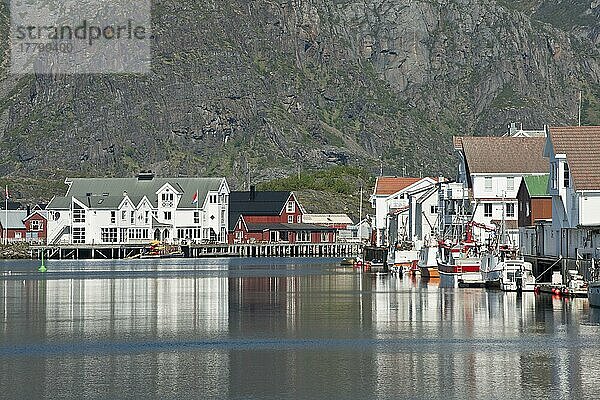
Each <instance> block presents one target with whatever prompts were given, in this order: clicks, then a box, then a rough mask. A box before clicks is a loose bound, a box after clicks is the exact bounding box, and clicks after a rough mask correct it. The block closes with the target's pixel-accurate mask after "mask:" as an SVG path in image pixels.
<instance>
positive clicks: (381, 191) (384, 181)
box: [373, 176, 422, 196]
mask: <svg viewBox="0 0 600 400" xmlns="http://www.w3.org/2000/svg"><path fill="white" fill-rule="evenodd" d="M421 179H422V178H406V177H400V178H399V177H396V176H380V177H378V178H377V181H376V182H375V190H374V192H373V194H374V195H375V196H389V195H390V194H394V193H396V192H399V191H401V190H402V189H406V188H407V187H409V186H410V185H412V184H413V183H416V182H418V181H420V180H421Z"/></svg>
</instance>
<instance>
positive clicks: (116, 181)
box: [48, 178, 224, 209]
mask: <svg viewBox="0 0 600 400" xmlns="http://www.w3.org/2000/svg"><path fill="white" fill-rule="evenodd" d="M223 179H224V178H154V179H150V180H140V179H138V178H72V179H71V178H68V179H66V182H67V183H70V184H71V185H70V188H69V190H68V191H67V193H66V195H65V197H66V198H67V199H68V198H70V197H71V196H73V197H75V198H77V199H78V200H79V201H81V202H82V203H84V204H88V200H87V197H88V196H87V194H88V193H91V194H92V195H91V196H90V200H91V203H92V206H93V207H95V208H116V207H117V206H118V205H119V204H120V203H121V201H122V200H123V194H124V192H127V196H128V197H129V198H130V199H131V200H132V201H133V202H134V203H135V205H138V204H139V202H140V201H141V200H142V198H143V197H144V196H146V197H148V200H150V202H151V203H152V205H153V206H155V207H156V206H157V205H158V204H157V197H156V192H157V191H158V189H160V188H161V187H163V186H164V185H165V184H167V183H169V184H170V185H171V186H173V187H174V188H175V190H177V191H179V192H180V193H183V197H182V199H181V201H180V202H179V208H196V205H195V204H192V198H193V196H194V194H195V193H196V190H198V200H199V204H200V206H201V205H202V204H203V202H204V199H205V198H206V196H207V194H208V192H209V191H217V190H219V188H220V187H221V183H222V182H223ZM56 199H57V198H55V199H53V201H52V202H51V203H50V204H49V205H48V208H49V209H52V208H57V207H54V202H55V200H56ZM56 204H57V205H62V202H61V200H56ZM66 208H69V207H66Z"/></svg>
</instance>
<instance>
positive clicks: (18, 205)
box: [0, 200, 23, 210]
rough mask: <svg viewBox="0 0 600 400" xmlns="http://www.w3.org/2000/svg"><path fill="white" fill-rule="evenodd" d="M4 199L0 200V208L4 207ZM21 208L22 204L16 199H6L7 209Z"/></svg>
mask: <svg viewBox="0 0 600 400" xmlns="http://www.w3.org/2000/svg"><path fill="white" fill-rule="evenodd" d="M6 203H7V202H6V201H1V202H0V210H4V209H6ZM22 208H23V204H21V203H20V202H18V201H12V200H8V209H9V210H21V209H22Z"/></svg>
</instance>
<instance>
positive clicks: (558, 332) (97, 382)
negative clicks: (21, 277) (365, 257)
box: [0, 270, 600, 398]
mask: <svg viewBox="0 0 600 400" xmlns="http://www.w3.org/2000/svg"><path fill="white" fill-rule="evenodd" d="M244 273H245V272H241V273H240V275H242V276H236V274H232V273H230V274H229V277H224V276H223V277H211V276H203V277H179V278H176V279H169V278H162V279H156V278H138V279H94V280H92V279H89V280H55V281H53V280H48V281H26V282H25V283H23V282H21V281H0V293H1V294H3V296H4V297H3V301H4V303H3V307H2V318H0V320H1V321H3V322H4V323H3V324H2V326H0V329H1V331H0V334H1V335H2V342H3V345H6V343H13V344H14V343H50V344H60V343H65V342H67V343H72V344H74V346H77V345H79V344H81V343H97V342H100V343H113V344H116V345H119V346H120V345H122V344H123V343H130V342H133V343H138V344H141V345H142V348H143V346H146V345H147V346H148V347H147V348H143V349H142V350H139V348H138V349H136V350H131V351H128V350H127V348H126V347H119V350H118V351H116V352H115V353H114V354H104V353H99V354H88V353H85V352H84V353H83V354H78V351H79V350H77V349H75V350H73V351H74V354H66V355H61V354H58V355H50V356H47V357H36V356H34V355H31V356H22V357H21V356H19V357H14V358H10V359H8V360H3V361H4V362H3V363H2V364H1V365H0V386H2V387H3V388H5V389H6V388H8V391H7V392H5V393H6V394H5V395H6V396H7V397H9V398H15V397H26V398H38V397H42V396H44V394H46V393H49V391H52V392H53V393H56V392H57V391H63V392H72V391H74V390H76V391H81V392H84V391H85V392H89V391H93V390H97V388H98V387H103V388H111V387H112V388H114V389H106V390H108V392H107V396H108V397H119V396H118V394H119V393H120V390H121V388H123V385H126V386H127V390H128V392H129V393H135V394H136V397H146V396H150V397H169V396H170V395H171V394H172V393H177V394H178V395H183V396H184V397H186V396H185V395H186V394H187V395H188V396H187V397H194V396H195V395H197V394H198V393H202V396H203V397H234V398H242V397H243V398H257V397H288V398H290V397H291V398H294V397H295V398H300V397H303V398H314V397H319V398H325V397H327V398H329V397H330V398H340V397H355V398H366V397H375V396H377V397H383V398H395V397H397V396H398V394H403V395H406V396H407V397H434V398H440V397H478V396H482V397H497V395H500V394H501V395H502V396H503V397H504V396H518V397H525V396H530V395H531V396H538V395H539V396H548V395H549V394H550V395H551V397H568V396H572V397H584V396H588V397H589V396H592V395H593V394H594V393H596V392H594V388H595V387H597V386H596V377H595V375H594V374H593V371H594V370H595V365H596V356H597V354H596V353H595V352H594V351H586V349H584V348H583V346H584V344H581V343H587V342H585V340H588V341H591V340H592V339H593V338H594V337H596V336H597V334H598V329H597V327H594V326H587V325H582V323H584V322H586V321H585V319H586V318H587V315H588V313H587V312H588V311H587V309H586V307H587V303H586V302H585V301H580V300H573V301H568V302H565V301H563V300H557V299H553V298H551V297H547V296H539V297H536V296H534V295H533V294H523V295H522V296H518V295H516V294H510V293H509V294H506V293H502V292H487V291H485V290H480V289H464V290H463V289H458V290H457V289H440V288H439V287H438V286H437V284H436V282H435V281H433V282H424V281H420V280H414V281H411V280H400V279H395V278H392V277H387V276H385V277H381V276H373V275H369V274H359V273H356V274H354V273H348V272H347V271H342V272H340V273H333V274H302V273H299V274H296V275H295V274H290V275H291V276H288V275H287V274H271V273H269V272H265V271H264V270H259V271H258V272H255V275H257V276H243V275H244ZM253 273H254V272H253ZM268 275H280V276H268ZM594 318H596V319H595V320H594ZM590 322H592V323H597V322H600V315H596V316H595V317H594V315H593V314H592V316H591V318H590ZM223 339H224V340H225V343H233V345H227V344H226V345H223V346H221V347H219V345H211V344H210V343H211V341H215V342H216V343H219V342H220V341H221V340H223ZM582 340H584V342H582ZM329 341H334V342H335V341H337V342H336V343H346V342H348V343H350V344H349V345H347V346H342V347H339V348H337V347H335V346H334V347H331V348H329V347H327V346H328V345H327V343H329ZM547 341H548V343H547ZM186 343H191V344H203V343H204V344H206V345H205V346H204V347H202V348H201V349H196V348H194V347H193V346H192V348H181V349H180V348H178V346H186ZM207 343H208V344H207ZM260 343H263V344H264V343H267V345H266V346H264V345H262V347H261V344H260ZM290 343H292V345H290ZM319 343H321V345H323V346H325V347H319V346H317V345H316V344H319ZM580 344H581V345H580ZM153 346H154V347H153ZM156 346H158V347H156ZM160 346H165V347H164V348H161V347H160ZM595 350H597V348H595ZM15 371H18V373H17V372H15ZM15 388H18V392H17V391H16V390H17V389H15ZM282 388H288V389H285V390H289V392H285V393H283V392H277V391H276V390H284V389H282ZM11 390H12V391H11ZM110 390H114V392H110Z"/></svg>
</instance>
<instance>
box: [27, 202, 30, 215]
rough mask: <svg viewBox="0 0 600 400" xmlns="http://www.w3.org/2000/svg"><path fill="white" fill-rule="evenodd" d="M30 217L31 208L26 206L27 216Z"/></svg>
mask: <svg viewBox="0 0 600 400" xmlns="http://www.w3.org/2000/svg"><path fill="white" fill-rule="evenodd" d="M29 215H31V206H30V205H29V204H28V205H27V216H29Z"/></svg>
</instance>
